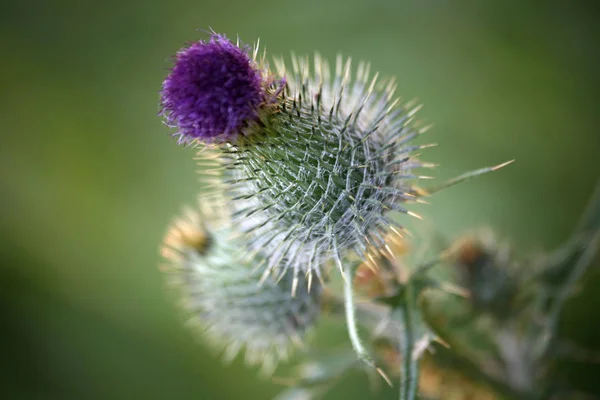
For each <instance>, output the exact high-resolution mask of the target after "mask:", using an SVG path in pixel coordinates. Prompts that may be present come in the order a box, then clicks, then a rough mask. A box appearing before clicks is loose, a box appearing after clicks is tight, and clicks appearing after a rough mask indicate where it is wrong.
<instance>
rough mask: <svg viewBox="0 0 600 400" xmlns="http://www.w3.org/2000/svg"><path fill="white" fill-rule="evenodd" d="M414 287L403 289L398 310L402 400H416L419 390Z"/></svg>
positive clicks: (407, 286) (406, 286)
mask: <svg viewBox="0 0 600 400" xmlns="http://www.w3.org/2000/svg"><path fill="white" fill-rule="evenodd" d="M412 290H413V289H412V285H411V284H410V283H409V284H407V285H405V286H404V288H403V298H402V301H400V303H399V304H398V307H397V308H396V311H395V312H396V313H398V317H399V319H400V321H401V322H402V329H400V352H401V354H402V365H401V369H400V373H401V375H400V400H414V399H415V398H416V396H417V393H418V389H419V360H418V358H416V357H413V353H414V350H415V325H416V321H415V315H414V310H413V305H414V299H413V293H412Z"/></svg>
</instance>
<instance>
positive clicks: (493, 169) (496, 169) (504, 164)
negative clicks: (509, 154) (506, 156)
mask: <svg viewBox="0 0 600 400" xmlns="http://www.w3.org/2000/svg"><path fill="white" fill-rule="evenodd" d="M514 162H515V160H514V159H512V160H510V161H506V162H503V163H502V164H498V165H496V166H495V167H491V168H490V171H498V170H499V169H500V168H504V167H506V166H507V165H509V164H512V163H514Z"/></svg>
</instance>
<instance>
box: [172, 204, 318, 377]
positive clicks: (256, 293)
mask: <svg viewBox="0 0 600 400" xmlns="http://www.w3.org/2000/svg"><path fill="white" fill-rule="evenodd" d="M216 206H217V204H210V203H209V204H208V205H206V204H205V207H204V208H205V211H203V212H201V211H196V210H191V209H188V210H186V213H185V215H184V216H182V217H179V218H177V219H176V220H175V221H174V222H173V223H172V225H171V227H170V228H169V231H168V233H167V235H166V237H165V242H164V247H163V255H164V256H165V257H166V258H167V259H168V260H169V261H170V262H169V264H168V265H167V266H166V268H165V271H166V272H167V273H168V274H169V275H168V276H169V283H170V285H171V286H172V287H174V288H176V289H177V290H178V292H179V293H180V294H181V299H182V301H181V302H182V306H183V307H184V309H185V310H186V311H187V314H189V317H190V319H189V321H190V324H192V325H193V326H197V327H199V328H200V330H201V331H203V332H204V333H205V335H204V336H205V338H206V339H207V340H208V341H209V342H210V343H212V344H213V345H214V347H216V348H224V349H225V359H226V360H231V359H233V358H234V357H235V356H236V355H237V353H238V352H239V351H240V350H242V349H245V359H246V361H247V363H249V364H251V365H256V364H260V365H262V372H263V373H265V374H269V373H271V372H272V371H273V369H274V368H275V366H276V365H277V362H278V361H281V360H285V359H287V358H288V356H289V355H290V354H291V351H292V350H293V349H294V348H297V347H299V346H301V345H302V339H303V337H304V336H305V334H306V332H307V331H308V330H310V328H311V327H312V326H313V324H314V322H315V320H316V318H317V316H318V314H319V298H320V293H321V290H320V287H318V286H317V287H313V288H312V290H311V291H310V293H309V291H308V286H307V282H306V280H305V279H301V281H300V283H299V285H298V289H297V291H296V296H295V297H292V296H291V281H292V276H291V274H285V275H283V276H282V277H281V279H280V281H279V282H277V281H276V279H275V277H271V276H270V277H268V278H267V279H266V280H265V281H264V282H262V284H260V283H259V278H260V275H257V273H256V271H255V267H256V264H255V262H256V259H255V260H254V261H251V262H249V261H248V260H244V259H243V258H242V257H241V254H240V251H239V249H240V248H243V246H244V243H243V242H242V241H241V240H240V239H239V238H237V239H236V238H234V237H233V236H234V235H235V230H234V229H233V228H232V227H231V226H228V225H229V224H228V223H227V220H226V218H225V217H224V216H220V217H215V216H214V214H215V210H217V208H216ZM209 215H212V217H209ZM257 259H258V258H257Z"/></svg>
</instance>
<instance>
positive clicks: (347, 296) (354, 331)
mask: <svg viewBox="0 0 600 400" xmlns="http://www.w3.org/2000/svg"><path fill="white" fill-rule="evenodd" d="M343 272H344V277H345V281H346V282H344V310H345V311H346V326H347V328H348V336H350V342H351V343H352V348H353V349H354V351H355V352H356V355H357V356H358V358H360V359H361V360H362V361H364V362H365V363H366V364H367V365H369V366H371V367H375V363H374V362H373V359H372V358H371V356H370V355H369V353H368V351H367V349H365V347H364V346H363V344H362V342H361V341H360V337H359V336H358V326H357V324H356V309H355V305H354V293H353V289H352V266H351V265H350V264H346V265H345V266H344V268H343Z"/></svg>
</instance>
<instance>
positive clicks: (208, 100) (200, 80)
mask: <svg viewBox="0 0 600 400" xmlns="http://www.w3.org/2000/svg"><path fill="white" fill-rule="evenodd" d="M264 101H265V89H264V84H263V78H262V73H261V71H260V70H259V69H258V67H257V65H256V63H255V62H254V61H253V60H252V59H251V58H250V57H249V56H248V54H247V52H246V51H245V49H242V48H239V47H237V46H236V45H234V44H233V43H231V42H230V41H229V40H228V39H227V38H226V37H225V36H223V35H218V34H213V35H212V36H211V38H210V40H209V41H208V42H203V41H199V42H196V43H193V44H191V45H190V46H189V47H187V48H184V49H182V50H180V51H179V52H178V53H177V57H176V61H175V65H174V67H173V69H172V70H171V72H170V74H169V76H167V78H166V79H165V81H164V82H163V87H162V92H161V104H162V110H161V113H162V115H164V116H165V120H166V123H167V125H169V126H172V127H176V128H177V129H178V133H177V134H178V135H179V136H180V138H179V140H180V142H189V141H192V140H194V139H198V140H200V141H202V142H206V143H211V142H224V141H227V140H232V139H233V138H235V137H236V136H237V135H238V134H240V133H242V131H243V129H244V128H245V127H247V126H248V125H249V124H250V123H252V122H253V121H257V120H258V118H259V114H258V112H259V108H260V106H261V104H262V103H264Z"/></svg>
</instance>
